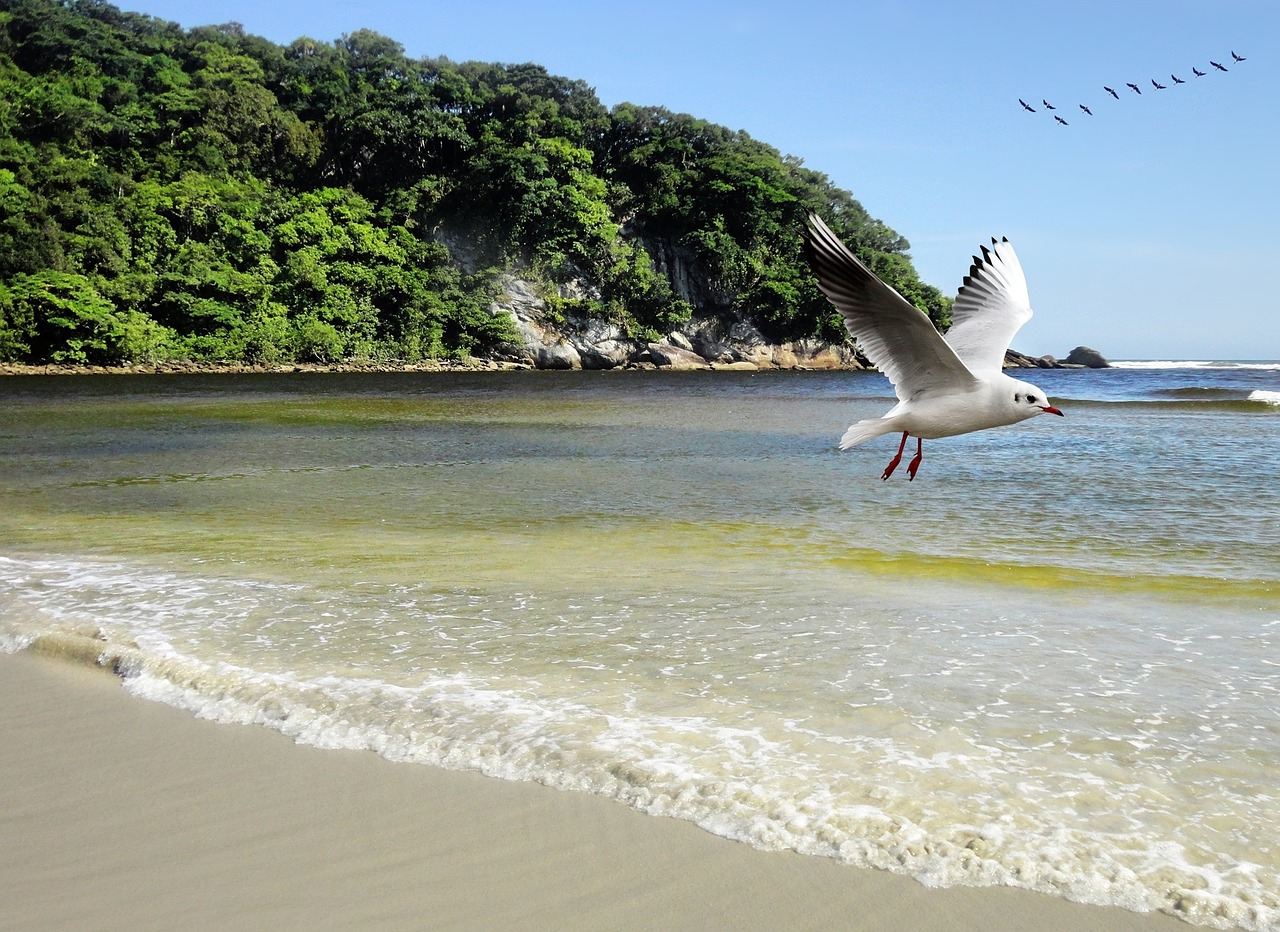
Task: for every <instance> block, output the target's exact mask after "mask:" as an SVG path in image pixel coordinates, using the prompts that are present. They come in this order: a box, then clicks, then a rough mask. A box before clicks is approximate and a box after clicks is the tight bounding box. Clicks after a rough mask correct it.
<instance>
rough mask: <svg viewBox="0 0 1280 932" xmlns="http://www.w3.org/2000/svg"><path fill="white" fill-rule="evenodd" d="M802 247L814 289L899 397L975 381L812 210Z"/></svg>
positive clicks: (921, 317)
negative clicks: (815, 280)
mask: <svg viewBox="0 0 1280 932" xmlns="http://www.w3.org/2000/svg"><path fill="white" fill-rule="evenodd" d="M804 245H805V254H806V256H808V259H809V264H810V265H811V266H812V267H813V271H814V274H815V275H817V277H818V287H819V288H821V289H822V293H823V294H825V295H826V296H827V298H828V299H829V300H830V301H831V303H832V304H834V305H835V306H836V308H837V309H838V310H839V311H840V313H841V314H842V315H843V316H844V325H845V328H846V329H848V331H849V333H850V334H852V336H853V338H854V339H855V340H857V341H858V345H859V346H860V347H862V351H863V352H864V353H866V354H867V358H868V359H869V360H871V363H872V364H873V365H874V366H875V367H876V368H877V369H879V370H880V371H881V372H883V373H884V374H885V375H886V376H888V378H889V381H890V382H892V383H893V387H894V390H895V391H896V392H897V394H898V397H899V398H900V399H902V400H903V401H906V400H908V399H910V398H913V397H915V396H917V395H920V394H922V393H931V392H933V391H936V390H945V389H948V388H952V387H955V388H962V387H963V388H967V387H969V386H971V385H972V384H973V383H974V382H975V381H976V379H975V378H974V375H973V373H972V372H970V371H969V370H968V369H967V368H965V365H964V363H963V362H961V361H960V357H959V356H957V355H956V353H955V350H953V349H952V348H951V346H949V345H948V344H947V341H946V340H944V339H942V335H941V334H940V333H938V330H937V328H936V327H934V325H933V322H932V321H930V320H929V316H928V315H927V314H925V313H924V312H923V311H921V310H920V309H918V308H916V307H915V306H913V305H912V304H911V303H910V302H909V301H908V300H907V299H906V298H904V297H902V295H900V294H898V292H896V291H894V290H893V289H892V288H890V287H889V286H888V285H886V284H885V283H884V282H882V281H881V280H880V279H879V278H877V277H876V275H875V273H874V272H872V271H871V270H870V269H869V268H867V267H866V266H865V265H863V264H862V262H861V260H859V259H858V257H857V256H855V255H854V254H853V253H852V252H850V251H849V249H848V247H846V246H845V245H844V243H842V242H840V238H839V237H838V236H836V235H835V233H833V232H832V231H831V228H830V227H828V226H827V225H826V224H825V223H823V221H822V218H821V217H819V216H817V215H816V214H811V215H810V216H809V225H808V227H806V229H805V232H804Z"/></svg>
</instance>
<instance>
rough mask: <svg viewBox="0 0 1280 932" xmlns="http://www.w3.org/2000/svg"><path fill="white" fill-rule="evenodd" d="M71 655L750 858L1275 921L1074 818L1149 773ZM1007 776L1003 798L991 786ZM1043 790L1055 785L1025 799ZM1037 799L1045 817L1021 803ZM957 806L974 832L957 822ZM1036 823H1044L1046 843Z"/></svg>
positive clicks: (1261, 891)
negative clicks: (709, 839)
mask: <svg viewBox="0 0 1280 932" xmlns="http://www.w3.org/2000/svg"><path fill="white" fill-rule="evenodd" d="M74 640H75V639H74V638H70V639H64V643H62V644H60V645H58V646H56V647H55V648H54V652H59V653H63V654H64V655H66V656H69V657H71V658H75V659H81V660H87V659H88V658H89V657H91V656H92V655H93V654H94V653H97V655H98V659H97V660H96V661H95V662H96V663H98V664H99V665H102V666H108V667H110V668H111V669H113V670H114V671H115V672H116V673H117V675H119V676H120V677H121V678H122V679H123V682H124V685H125V688H126V689H127V690H128V691H129V692H130V693H131V694H133V695H135V696H137V697H139V698H141V699H147V700H151V701H159V702H163V703H166V704H168V705H171V706H174V707H177V708H180V709H184V710H187V711H189V712H191V713H193V714H194V715H196V716H197V717H199V718H203V719H207V720H211V721H215V722H220V723H227V724H255V725H261V726H265V727H268V728H272V729H274V730H277V731H279V732H281V733H282V734H284V735H287V736H289V737H292V738H293V739H294V740H295V741H297V742H298V743H301V744H306V745H309V746H313V747H317V748H322V749H345V750H371V751H374V752H376V753H378V754H380V755H382V756H383V757H385V758H387V759H389V760H392V761H396V762H404V763H417V764H427V765H431V766H439V767H444V768H448V769H455V770H475V771H479V772H481V773H484V774H486V775H488V776H492V777H497V778H501V779H508V780H519V781H535V782H539V783H543V784H545V785H547V786H551V787H555V788H558V789H562V790H570V791H579V792H590V793H593V794H596V795H601V796H604V797H607V798H612V799H614V800H617V801H619V802H622V803H624V804H626V805H628V806H631V807H632V808H634V809H637V810H639V811H641V812H645V813H647V814H651V815H660V816H666V817H670V818H679V819H684V820H687V821H691V822H694V823H695V824H697V825H699V826H701V827H702V828H704V829H706V830H708V831H710V832H713V833H714V834H717V835H721V836H723V837H726V838H729V839H733V840H736V841H741V842H745V843H747V844H750V845H752V846H753V847H756V848H759V849H761V850H765V851H786V850H790V851H795V852H798V853H800V854H805V855H811V856H819V857H826V858H831V859H834V860H836V861H838V862H841V863H843V864H847V865H850V866H855V867H863V868H867V867H869V868H875V869H881V870H887V871H890V872H894V873H899V874H906V875H908V876H912V877H914V878H916V879H917V880H919V881H921V882H922V883H925V884H927V885H930V886H939V887H949V886H956V885H966V886H993V885H1002V886H1015V887H1021V888H1024V889H1029V890H1035V891H1040V892H1044V893H1049V894H1052V895H1056V896H1062V897H1065V898H1067V899H1071V900H1075V901H1078V902H1084V903H1093V904H1097V905H1112V906H1122V907H1125V908H1128V909H1132V910H1137V911H1143V912H1145V911H1152V910H1158V911H1163V912H1167V913H1171V914H1174V915H1178V916H1180V917H1181V918H1184V919H1187V920H1189V921H1190V922H1193V923H1196V924H1202V925H1206V926H1215V927H1219V928H1227V927H1231V926H1238V927H1241V928H1246V929H1268V928H1274V927H1275V923H1276V922H1277V921H1280V897H1277V896H1276V894H1275V892H1274V891H1268V890H1267V889H1265V887H1260V885H1261V884H1265V882H1266V880H1265V877H1263V878H1260V877H1257V876H1256V875H1255V871H1254V869H1252V868H1251V869H1250V870H1244V871H1241V870H1236V869H1235V868H1234V867H1233V866H1231V865H1222V866H1220V867H1214V866H1209V865H1206V864H1205V863H1204V861H1203V857H1202V856H1201V857H1196V856H1193V854H1192V853H1191V852H1190V851H1188V850H1187V849H1185V848H1184V847H1183V845H1182V844H1180V843H1178V842H1176V841H1174V840H1172V839H1169V840H1161V839H1152V838H1149V837H1146V836H1145V835H1144V833H1143V832H1142V831H1140V830H1139V829H1137V828H1136V827H1135V828H1131V829H1128V830H1125V829H1119V828H1109V829H1108V828H1097V827H1095V825H1094V822H1093V820H1084V821H1081V820H1079V819H1077V818H1073V816H1072V812H1073V807H1074V805H1075V803H1074V800H1075V799H1076V798H1077V797H1079V798H1085V799H1088V800H1091V805H1093V806H1097V807H1100V811H1103V810H1105V811H1113V812H1133V811H1142V810H1144V809H1148V810H1149V809H1150V808H1151V807H1160V806H1162V805H1165V804H1166V803H1167V795H1166V794H1167V793H1169V792H1170V789H1171V788H1170V787H1167V786H1165V785H1164V783H1163V782H1162V781H1161V780H1160V779H1158V778H1157V777H1156V776H1155V775H1154V774H1153V773H1152V771H1151V770H1150V768H1145V769H1144V779H1143V780H1142V781H1137V782H1134V783H1129V784H1125V783H1117V782H1116V780H1115V778H1114V776H1111V775H1108V776H1106V777H1103V776H1101V774H1103V773H1109V772H1110V771H1112V770H1114V766H1113V765H1111V764H1108V763H1105V762H1093V763H1090V762H1089V761H1079V762H1077V767H1078V772H1076V773H1072V774H1066V773H1059V774H1049V775H1046V774H1045V773H1043V772H1042V770H1041V769H1040V767H1039V766H1038V765H1036V764H1034V763H1028V762H1020V761H1019V760H1018V759H1017V757H1016V756H1015V755H1011V754H1009V753H1006V752H1003V751H1001V750H999V749H997V748H992V747H989V746H983V745H982V744H981V743H980V742H977V741H973V740H970V739H966V738H964V737H962V736H959V737H956V738H953V739H952V741H951V744H952V745H953V747H952V749H951V750H948V751H945V752H942V753H940V754H933V755H929V756H921V755H920V754H919V753H918V752H917V751H915V750H913V749H912V748H910V747H908V746H904V745H901V744H899V743H897V742H895V741H894V740H890V739H886V738H884V737H879V736H836V735H833V734H815V733H813V732H812V731H811V730H809V729H808V728H806V727H804V726H798V725H797V724H796V723H782V724H780V725H779V726H778V727H777V728H776V730H770V731H768V732H766V731H765V730H763V729H761V728H759V727H746V728H744V727H737V726H733V725H727V724H724V723H719V722H716V721H714V720H710V719H706V718H700V717H689V716H653V717H648V718H644V717H639V716H621V715H616V714H609V713H607V712H605V711H603V710H600V709H595V708H592V707H591V706H590V705H588V704H586V703H583V702H578V701H573V700H568V699H563V698H559V699H557V698H546V697H539V696H537V695H536V694H534V693H533V692H532V691H530V692H522V691H514V690H496V689H492V688H489V687H487V686H486V685H485V684H484V683H482V682H478V681H475V680H473V679H472V678H470V677H468V676H465V675H461V674H459V675H456V676H452V677H443V678H436V679H433V680H430V681H428V682H425V683H420V684H416V685H414V686H412V687H409V686H404V685H398V684H390V683H385V682H379V681H376V680H359V679H349V678H342V677H337V676H332V677H326V678H324V679H322V680H313V681H305V680H299V679H297V678H295V677H292V676H288V675H279V674H276V675H265V674H262V673H259V672H255V671H252V670H247V669H243V668H239V667H236V666H235V665H231V664H225V663H224V664H208V663H202V662H198V661H196V660H194V659H193V658H189V657H182V656H178V655H169V656H158V655H156V654H154V653H152V652H149V651H144V650H141V649H138V648H135V647H131V646H121V645H113V644H109V643H104V642H103V641H101V640H100V639H98V638H89V637H86V638H83V639H82V642H81V643H79V644H77V645H73V644H72V643H71V642H72V641H74ZM38 642H39V639H37V643H38ZM51 646H52V645H51ZM815 743H816V744H817V745H819V746H822V745H826V746H827V749H826V751H827V753H830V754H835V755H837V756H839V758H840V759H841V760H843V761H844V762H845V767H844V768H841V769H838V770H835V771H832V770H831V769H830V768H829V767H827V766H825V765H824V761H823V758H822V757H821V756H819V757H816V758H815V757H814V755H812V754H811V753H810V752H809V751H808V750H807V748H808V746H810V745H812V744H815ZM1095 768H1097V772H1095ZM851 775H858V776H851ZM1011 775H1013V776H1014V777H1016V779H1017V780H1018V785H1019V789H1020V792H1019V797H1020V799H1019V801H1016V802H1011V801H1010V800H1009V799H1008V797H1007V795H1006V794H1004V793H1003V792H1000V791H992V789H991V788H993V787H1000V786H1004V785H1006V784H1007V782H1008V781H1009V780H1010V779H1011ZM1046 776H1048V777H1051V778H1052V781H1053V782H1052V785H1049V784H1045V785H1043V786H1042V785H1041V784H1043V783H1044V781H1045V779H1046ZM922 794H923V796H922ZM1036 797H1040V798H1041V799H1042V803H1041V804H1042V805H1045V806H1048V807H1049V809H1050V810H1052V811H1041V809H1040V808H1039V807H1038V805H1035V804H1033V805H1031V806H1027V805H1025V803H1026V802H1027V801H1028V800H1029V799H1033V798H1036ZM975 799H977V800H978V804H977V808H976V809H974V808H973V805H974V800H975ZM1055 800H1057V801H1059V802H1055ZM1059 805H1061V806H1062V807H1063V808H1062V809H1061V811H1058V809H1057V807H1058V806H1059ZM953 810H954V811H955V812H961V811H968V812H976V811H981V812H982V813H983V818H982V819H980V820H978V821H971V820H969V819H967V818H963V817H960V818H957V817H956V816H955V815H954V814H951V813H952V812H953ZM1121 821H1124V820H1121ZM1047 825H1053V826H1054V827H1053V829H1052V830H1051V831H1049V832H1048V833H1047V834H1046V828H1045V826H1047Z"/></svg>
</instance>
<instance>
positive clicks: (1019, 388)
mask: <svg viewBox="0 0 1280 932" xmlns="http://www.w3.org/2000/svg"><path fill="white" fill-rule="evenodd" d="M1009 381H1010V382H1011V383H1012V384H1011V386H1010V388H1009V391H1010V396H1009V399H1008V404H1009V406H1010V411H1011V413H1012V414H1013V415H1014V416H1015V417H1016V418H1017V420H1019V421H1025V420H1026V419H1027V418H1030V417H1035V416H1036V415H1037V414H1056V415H1058V417H1065V416H1066V415H1064V414H1063V413H1062V412H1061V411H1059V410H1058V409H1057V408H1055V407H1054V406H1053V405H1051V404H1049V396H1048V395H1046V394H1045V393H1044V392H1042V391H1041V390H1040V389H1038V388H1036V387H1035V386H1034V385H1032V384H1031V383H1030V382H1023V381H1021V380H1019V379H1010V380H1009Z"/></svg>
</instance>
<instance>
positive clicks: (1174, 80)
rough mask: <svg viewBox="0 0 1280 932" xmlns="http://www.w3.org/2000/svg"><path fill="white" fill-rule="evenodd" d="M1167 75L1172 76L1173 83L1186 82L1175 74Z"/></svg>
mask: <svg viewBox="0 0 1280 932" xmlns="http://www.w3.org/2000/svg"><path fill="white" fill-rule="evenodd" d="M1169 77H1171V78H1173V83H1174V84H1186V83H1187V82H1186V81H1184V80H1182V78H1180V77H1178V76H1177V75H1176V74H1171V75H1169Z"/></svg>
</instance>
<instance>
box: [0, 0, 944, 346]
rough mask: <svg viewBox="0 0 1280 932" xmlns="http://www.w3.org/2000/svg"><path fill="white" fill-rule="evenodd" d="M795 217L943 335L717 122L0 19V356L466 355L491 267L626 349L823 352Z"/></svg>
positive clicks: (892, 245)
mask: <svg viewBox="0 0 1280 932" xmlns="http://www.w3.org/2000/svg"><path fill="white" fill-rule="evenodd" d="M810 211H817V212H818V213H820V214H822V215H823V216H824V217H825V218H826V219H827V220H828V221H829V222H830V223H831V224H832V226H833V228H834V229H835V230H836V231H837V232H838V233H840V234H841V235H842V236H843V237H844V238H845V240H846V242H848V243H849V244H850V246H851V247H852V248H854V249H855V251H857V252H858V253H859V255H860V256H861V257H862V258H863V259H864V260H865V261H866V262H867V263H868V264H869V265H870V266H871V267H872V268H873V269H874V270H876V271H877V272H878V273H880V274H881V275H882V276H884V277H885V278H886V280H888V281H889V282H890V283H891V284H894V285H895V286H896V287H898V289H899V290H900V291H901V292H902V293H903V294H904V295H907V296H908V298H910V299H911V300H913V301H915V302H916V303H917V305H918V306H920V307H921V308H922V309H923V310H925V311H927V312H928V313H929V314H930V316H932V317H933V318H934V319H935V321H937V322H939V323H942V322H944V321H945V318H946V316H947V314H948V313H949V307H950V302H949V301H948V299H946V298H944V297H943V296H942V295H941V294H940V293H939V292H938V291H937V290H936V289H934V288H932V287H930V286H928V285H926V284H924V283H922V282H920V281H919V279H918V277H917V275H916V273H915V270H914V269H913V268H912V266H911V263H910V260H909V258H908V256H907V249H908V244H907V242H906V241H905V240H904V239H903V238H902V237H900V236H899V235H897V234H896V233H894V232H893V231H892V230H891V229H889V228H888V227H887V226H885V225H884V224H883V223H881V222H880V221H878V220H875V219H874V218H872V217H870V216H869V215H868V214H867V213H866V211H865V210H864V209H863V208H862V206H861V205H860V204H859V203H858V202H857V201H856V200H854V198H853V196H852V195H851V194H850V193H849V192H847V191H844V190H840V189H838V188H835V187H834V186H833V185H832V184H831V182H830V181H829V179H828V178H827V177H826V176H824V175H822V174H820V173H818V172H814V171H811V170H808V169H806V168H804V167H803V165H802V163H801V162H800V161H799V160H798V159H795V158H792V157H788V156H783V155H782V154H781V153H779V152H778V151H777V150H776V149H774V148H772V147H770V146H768V145H766V144H764V143H762V142H759V141H757V140H755V139H753V138H751V137H750V136H749V135H747V134H746V133H744V132H741V131H732V130H729V129H726V128H725V127H722V126H716V125H714V124H711V123H707V122H706V121H703V120H699V119H697V118H695V117H692V116H689V115H686V114H679V113H672V112H670V111H667V110H665V109H663V108H661V107H644V106H637V105H634V104H630V103H624V104H620V105H618V106H616V107H614V108H612V110H610V109H608V108H606V107H604V106H603V105H602V104H601V102H600V101H599V99H598V98H597V97H596V95H595V92H594V91H593V89H592V88H591V87H590V86H588V85H587V84H586V83H585V82H583V81H581V80H572V79H568V78H563V77H558V76H555V75H552V74H549V73H548V72H547V70H546V69H545V68H543V67H541V66H539V65H536V64H514V65H513V64H495V63H480V62H464V63H455V62H452V61H450V60H449V59H447V58H428V59H411V58H409V57H407V56H406V54H405V50H404V48H403V47H402V46H401V45H400V44H399V43H397V42H395V41H394V40H393V39H390V38H388V37H386V36H382V35H379V34H377V33H374V32H371V31H368V30H359V31H357V32H354V33H352V34H350V35H344V36H342V37H341V38H339V39H338V40H336V41H333V42H322V41H319V40H315V39H311V38H307V37H302V38H299V39H296V40H295V41H294V42H292V43H290V44H289V45H287V46H280V45H276V44H274V43H271V42H269V41H267V40H265V39H262V38H260V37H256V36H251V35H247V34H246V33H245V32H244V30H243V28H241V27H240V26H239V25H238V24H235V23H228V24H224V25H220V26H201V27H197V28H194V29H183V28H182V27H180V26H178V25H177V24H174V23H167V22H164V21H162V20H159V19H155V18H152V17H149V16H144V15H141V14H137V13H129V12H125V11H122V10H120V9H118V8H116V7H114V6H112V5H110V4H108V3H104V2H101V0H0V360H8V361H19V362H35V363H39V362H68V363H102V364H112V363H127V362H157V361H163V360H170V359H192V360H219V361H248V362H274V361H286V360H314V361H335V360H344V359H369V360H379V359H395V360H404V361H415V360H420V359H423V358H429V357H444V356H450V355H467V354H475V355H483V354H484V353H485V352H487V351H489V350H491V349H492V348H494V347H496V346H499V345H501V344H502V343H503V342H504V341H509V340H510V339H512V336H513V333H512V329H511V324H510V321H509V319H507V318H506V317H505V316H503V315H495V314H493V313H491V312H490V310H489V306H490V303H491V301H492V300H493V297H494V296H495V294H496V289H497V282H498V280H499V276H500V275H501V274H502V273H503V272H505V271H510V270H518V271H520V273H521V274H522V275H524V276H525V277H530V278H533V279H535V280H538V281H541V282H543V283H545V284H546V286H547V287H548V289H549V290H551V289H554V288H556V287H557V286H566V287H567V286H570V285H572V291H573V293H574V294H580V295H585V296H586V297H585V298H581V299H579V303H580V304H582V305H583V306H582V307H581V308H580V309H581V310H582V311H584V312H585V314H586V316H591V317H597V318H603V319H607V320H610V321H613V322H615V323H617V324H619V325H620V326H622V327H623V328H624V329H625V330H626V331H627V332H630V333H631V334H633V335H635V336H637V337H644V336H647V335H648V336H651V335H656V334H659V333H664V332H667V331H669V330H671V329H673V328H676V327H678V326H679V325H680V324H681V323H682V322H684V321H686V320H687V319H688V318H689V317H690V315H694V314H696V315H699V316H719V317H721V318H725V319H730V318H741V319H745V320H748V321H750V322H751V323H752V324H754V325H755V326H756V327H758V328H759V329H760V330H761V331H762V332H763V333H764V334H765V335H766V336H767V337H769V338H771V339H774V340H778V341H782V340H787V339H797V338H804V337H817V338H822V339H828V340H841V339H844V335H843V329H842V327H841V326H840V323H839V318H838V316H837V315H835V314H834V312H833V311H832V309H831V307H830V306H829V305H828V304H827V302H826V301H825V299H823V298H822V296H821V295H820V293H819V292H818V290H817V288H816V286H815V285H814V283H813V281H812V277H811V276H810V274H809V272H808V269H807V267H806V264H805V262H804V259H803V257H802V255H801V249H800V236H799V231H800V228H801V225H802V224H803V222H804V218H805V216H806V215H807V214H808V213H809V212H810Z"/></svg>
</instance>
